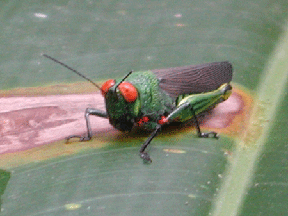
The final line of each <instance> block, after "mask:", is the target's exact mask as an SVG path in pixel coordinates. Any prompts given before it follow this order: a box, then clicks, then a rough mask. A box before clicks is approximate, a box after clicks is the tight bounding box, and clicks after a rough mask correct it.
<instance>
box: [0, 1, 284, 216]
mask: <svg viewBox="0 0 288 216" xmlns="http://www.w3.org/2000/svg"><path fill="white" fill-rule="evenodd" d="M0 6H1V7H0V8H1V9H0V19H1V23H2V26H1V40H0V49H1V50H2V53H1V58H0V89H8V88H14V87H26V86H37V85H47V84H51V83H56V82H59V83H63V82H75V81H77V80H80V78H79V79H78V77H76V76H74V74H71V73H70V72H69V71H67V69H65V68H62V67H60V66H59V65H56V64H54V63H53V62H51V61H48V60H47V59H45V58H43V57H42V56H41V54H42V53H47V54H49V55H51V56H53V57H55V58H57V59H59V60H61V61H64V62H65V63H67V64H68V65H70V66H71V67H73V68H76V69H77V70H79V71H81V72H83V73H84V74H85V75H87V77H89V78H91V79H97V80H104V79H108V78H119V77H122V76H123V75H125V74H126V73H127V72H128V71H130V70H131V69H133V70H135V71H137V70H142V69H143V70H146V69H156V68H165V67H176V66H183V65H190V64H200V63H204V62H211V61H222V60H229V61H231V62H232V63H233V66H234V69H235V72H234V77H233V82H234V83H237V84H241V85H242V86H244V87H246V88H248V89H250V90H251V91H252V92H253V96H254V98H255V99H254V107H253V109H252V111H251V113H247V115H250V119H249V121H247V122H243V125H244V126H245V127H246V128H245V127H244V128H245V131H244V133H243V134H241V136H239V137H237V138H235V137H229V136H228V135H227V136H225V134H224V135H222V137H221V139H220V140H213V139H198V138H197V137H196V134H195V130H194V129H193V128H188V129H186V130H184V129H183V128H182V129H180V128H179V130H178V129H176V130H175V131H173V130H167V131H166V132H165V131H164V132H163V133H162V134H161V135H159V136H158V137H157V138H155V139H154V140H153V143H152V145H151V147H150V148H149V153H150V155H151V157H152V159H153V163H152V164H149V165H147V164H143V162H142V161H141V160H140V158H139V155H138V151H139V148H140V146H141V144H142V143H143V142H144V140H145V139H146V137H147V134H139V133H135V134H132V135H127V134H121V133H120V132H119V133H116V132H115V133H114V134H112V133H107V134H106V135H107V139H105V140H104V141H103V139H102V140H101V139H100V140H99V139H97V137H94V139H93V140H92V141H91V142H89V143H88V144H87V146H90V149H87V148H84V147H83V151H78V153H76V154H70V155H69V152H72V149H73V148H74V147H75V148H76V145H77V146H79V145H80V146H81V145H83V146H84V145H85V144H80V143H74V144H72V145H70V146H67V147H65V149H66V150H67V152H68V153H66V155H64V154H62V155H60V156H57V157H56V156H55V158H52V159H48V160H43V159H41V160H39V161H38V159H35V161H34V162H33V163H28V164H27V161H29V160H31V158H29V157H32V155H35V154H39V155H40V154H41V155H45V153H46V152H47V153H48V152H49V151H50V150H47V149H49V148H51V149H53V150H54V151H57V150H59V146H61V145H64V144H62V143H60V144H57V145H50V146H49V145H48V146H47V147H45V148H37V149H35V150H33V149H32V150H30V151H27V152H24V153H23V152H19V153H17V154H6V155H1V157H0V164H2V165H0V168H1V169H3V170H5V171H3V172H1V178H0V195H1V200H2V203H0V204H1V207H0V209H1V215H209V213H210V215H221V216H222V215H229V216H230V215H285V213H286V212H287V210H288V209H287V204H286V203H287V202H286V199H287V195H288V194H287V191H288V190H287V183H286V179H287V177H288V176H287V175H288V173H287V167H288V161H287V140H288V139H287V133H286V131H287V120H288V119H287V116H288V113H287V105H288V104H287V101H288V98H287V90H288V89H287V88H288V85H287V76H288V75H287V68H288V67H287V66H288V65H287V64H288V56H287V53H288V50H287V47H288V32H287V23H286V19H287V9H288V2H287V1H284V0H283V1H282V0H276V1H268V0H264V1H263V0H255V1H248V0H244V1H228V0H225V1H213V2H212V1H211V2H209V1H200V0H198V1H193V2H191V1H182V2H176V1H168V0H167V1H126V2H116V1H103V2H98V1H77V0H71V1H64V0H63V1H57V2H50V1H33V0H29V1H20V2H19V1H9V2H8V1H3V2H1V3H0ZM0 112H1V113H2V112H4V111H2V110H1V108H0ZM1 113H0V115H1ZM0 129H1V130H2V128H1V127H0ZM102 138H103V136H102ZM103 143H105V145H102V144H103ZM93 145H96V146H98V147H97V148H95V147H93ZM0 146H1V144H0ZM99 146H104V147H99ZM39 151H41V153H40V152H39ZM51 151H52V150H51ZM43 152H44V153H43ZM21 155H25V157H26V158H24V159H23V158H22V157H21ZM7 158H8V159H7ZM7 160H10V162H11V163H10V164H12V162H14V161H18V166H12V165H11V166H10V165H7V164H9V163H7ZM19 163H20V164H19ZM21 163H23V164H21ZM3 164H6V165H3ZM10 173H11V174H10ZM3 175H5V178H2V176H3ZM3 179H4V180H3ZM7 182H8V183H7Z"/></svg>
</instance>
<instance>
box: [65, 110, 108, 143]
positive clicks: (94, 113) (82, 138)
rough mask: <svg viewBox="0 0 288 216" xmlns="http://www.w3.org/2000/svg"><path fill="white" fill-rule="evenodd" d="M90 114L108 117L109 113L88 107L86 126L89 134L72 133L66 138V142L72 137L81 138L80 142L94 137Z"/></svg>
mask: <svg viewBox="0 0 288 216" xmlns="http://www.w3.org/2000/svg"><path fill="white" fill-rule="evenodd" d="M89 115H95V116H99V117H103V118H108V115H107V113H106V112H105V111H101V110H97V109H94V108H87V109H86V111H85V119H86V126H87V136H79V135H71V136H69V137H67V138H66V143H67V142H68V141H69V139H71V138H79V139H80V140H79V141H80V142H83V141H88V140H90V139H91V138H92V130H91V124H90V120H89Z"/></svg>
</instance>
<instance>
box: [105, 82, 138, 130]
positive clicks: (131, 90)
mask: <svg viewBox="0 0 288 216" xmlns="http://www.w3.org/2000/svg"><path fill="white" fill-rule="evenodd" d="M101 92H102V95H103V96H104V97H105V101H106V110H107V113H108V116H109V121H110V124H112V125H113V126H114V127H115V128H117V129H118V130H121V131H130V130H131V129H132V127H133V125H134V118H135V117H136V115H137V113H135V102H136V100H137V99H138V91H137V89H136V88H135V87H134V86H133V85H132V84H131V83H129V82H120V83H119V84H118V85H116V81H115V80H112V79H111V80H108V81H106V82H105V83H104V84H103V85H102V87H101ZM137 107H138V106H137Z"/></svg>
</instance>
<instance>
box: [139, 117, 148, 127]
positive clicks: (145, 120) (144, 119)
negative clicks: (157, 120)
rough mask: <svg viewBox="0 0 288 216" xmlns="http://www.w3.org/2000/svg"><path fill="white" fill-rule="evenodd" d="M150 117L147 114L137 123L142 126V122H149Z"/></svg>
mask: <svg viewBox="0 0 288 216" xmlns="http://www.w3.org/2000/svg"><path fill="white" fill-rule="evenodd" d="M148 121H149V118H148V117H147V116H144V117H142V118H141V119H140V120H139V121H138V122H137V123H138V125H139V126H141V125H142V124H144V123H145V122H148Z"/></svg>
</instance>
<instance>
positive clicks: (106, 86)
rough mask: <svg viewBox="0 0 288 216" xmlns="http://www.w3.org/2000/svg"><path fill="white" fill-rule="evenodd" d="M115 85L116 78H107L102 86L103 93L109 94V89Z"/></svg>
mask: <svg viewBox="0 0 288 216" xmlns="http://www.w3.org/2000/svg"><path fill="white" fill-rule="evenodd" d="M114 85H115V80H112V79H110V80H107V81H106V82H105V83H104V84H103V85H102V87H101V93H102V95H103V96H104V97H105V95H106V94H107V92H108V91H109V89H110V88H111V87H112V86H114Z"/></svg>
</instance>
